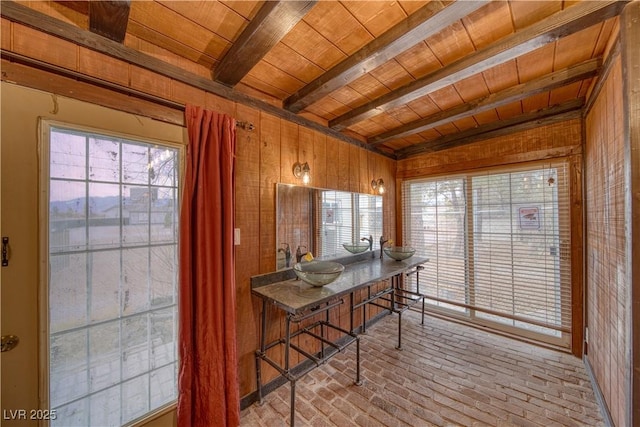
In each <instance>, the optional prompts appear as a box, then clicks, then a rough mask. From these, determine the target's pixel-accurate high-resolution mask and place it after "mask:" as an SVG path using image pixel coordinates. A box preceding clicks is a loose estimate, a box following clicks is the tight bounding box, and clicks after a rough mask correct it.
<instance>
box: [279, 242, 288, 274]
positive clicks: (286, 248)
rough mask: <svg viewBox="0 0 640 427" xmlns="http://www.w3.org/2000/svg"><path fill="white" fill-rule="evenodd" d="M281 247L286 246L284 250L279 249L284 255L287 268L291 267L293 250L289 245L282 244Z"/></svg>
mask: <svg viewBox="0 0 640 427" xmlns="http://www.w3.org/2000/svg"><path fill="white" fill-rule="evenodd" d="M280 246H284V248H278V252H280V253H284V261H285V264H284V265H285V267H286V268H289V267H291V248H290V247H289V244H288V243H280Z"/></svg>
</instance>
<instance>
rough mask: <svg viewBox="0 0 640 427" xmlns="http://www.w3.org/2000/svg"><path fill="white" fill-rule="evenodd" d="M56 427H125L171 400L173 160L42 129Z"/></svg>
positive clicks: (123, 144) (170, 150)
mask: <svg viewBox="0 0 640 427" xmlns="http://www.w3.org/2000/svg"><path fill="white" fill-rule="evenodd" d="M47 134H48V137H49V141H48V150H47V152H48V162H47V163H48V169H49V173H48V183H47V184H48V206H49V209H48V217H49V218H48V233H49V244H48V257H49V258H48V259H49V275H48V284H47V285H48V286H47V290H48V292H47V293H48V307H49V313H48V314H49V319H48V337H49V401H50V407H51V409H55V410H56V419H55V420H54V421H52V423H51V425H53V426H65V427H66V426H120V425H123V424H125V423H128V422H130V421H132V420H135V419H137V418H139V417H141V416H144V415H147V414H149V412H151V411H154V410H156V409H158V408H161V407H163V406H165V405H167V404H169V403H172V402H173V401H175V399H176V397H177V381H176V376H177V348H176V336H177V305H176V304H177V278H178V264H177V258H178V255H177V251H178V248H177V241H178V176H179V160H180V151H179V149H177V148H175V147H169V146H160V145H155V144H149V143H146V142H141V141H133V140H128V139H123V138H116V137H112V136H106V135H99V134H96V133H87V132H81V131H77V130H72V129H67V128H64V127H57V126H51V127H49V128H48V132H47Z"/></svg>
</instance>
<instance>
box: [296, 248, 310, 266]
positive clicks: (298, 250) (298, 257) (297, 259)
mask: <svg viewBox="0 0 640 427" xmlns="http://www.w3.org/2000/svg"><path fill="white" fill-rule="evenodd" d="M300 248H304V249H305V252H304V253H302V251H301V250H300ZM306 250H307V247H306V246H304V245H303V246H298V249H297V250H296V262H300V261H302V257H303V256H305V255H306V254H307V252H306Z"/></svg>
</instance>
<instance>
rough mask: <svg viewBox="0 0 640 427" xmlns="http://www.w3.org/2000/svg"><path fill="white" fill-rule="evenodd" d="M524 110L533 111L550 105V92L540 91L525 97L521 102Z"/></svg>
mask: <svg viewBox="0 0 640 427" xmlns="http://www.w3.org/2000/svg"><path fill="white" fill-rule="evenodd" d="M521 105H522V111H523V112H525V113H530V112H532V111H537V110H541V109H543V108H545V107H548V106H549V92H543V93H539V94H537V95H533V96H530V97H528V98H525V99H523V100H522V102H521Z"/></svg>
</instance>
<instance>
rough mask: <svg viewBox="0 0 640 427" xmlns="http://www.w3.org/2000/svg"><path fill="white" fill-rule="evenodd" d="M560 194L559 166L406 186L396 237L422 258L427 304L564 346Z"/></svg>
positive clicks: (566, 264) (565, 216)
mask: <svg viewBox="0 0 640 427" xmlns="http://www.w3.org/2000/svg"><path fill="white" fill-rule="evenodd" d="M568 196H569V187H568V182H567V166H566V164H565V163H557V164H551V165H549V164H546V165H545V166H540V165H539V164H538V165H533V166H531V167H529V168H524V169H522V168H520V169H517V170H513V169H512V170H501V171H491V172H488V173H482V174H468V175H465V176H457V177H440V178H434V179H423V180H416V181H407V182H405V183H404V185H403V212H404V215H405V225H404V230H403V231H404V234H403V238H404V243H405V244H409V245H412V246H415V247H416V248H417V250H418V253H419V254H420V255H422V256H426V257H428V258H430V262H429V263H428V264H427V265H426V269H425V270H424V272H423V273H421V274H420V276H421V284H420V285H421V289H422V291H423V292H426V294H427V295H428V296H429V298H428V302H429V303H430V304H431V305H432V306H433V307H437V308H438V309H440V310H446V311H448V312H450V313H454V314H456V315H458V316H460V315H463V316H465V317H466V318H468V319H469V320H472V321H474V322H479V323H484V324H487V323H490V324H492V325H493V326H495V327H497V328H499V329H506V330H509V331H510V332H515V333H520V334H522V335H525V336H528V337H532V338H537V339H542V340H545V341H549V342H554V343H556V344H565V345H568V343H569V342H570V340H569V338H570V331H571V276H570V254H569V252H568V251H569V249H568V248H569V241H570V236H569V197H568Z"/></svg>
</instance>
